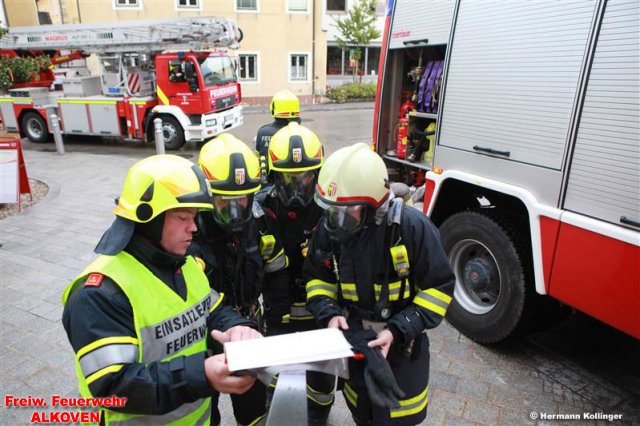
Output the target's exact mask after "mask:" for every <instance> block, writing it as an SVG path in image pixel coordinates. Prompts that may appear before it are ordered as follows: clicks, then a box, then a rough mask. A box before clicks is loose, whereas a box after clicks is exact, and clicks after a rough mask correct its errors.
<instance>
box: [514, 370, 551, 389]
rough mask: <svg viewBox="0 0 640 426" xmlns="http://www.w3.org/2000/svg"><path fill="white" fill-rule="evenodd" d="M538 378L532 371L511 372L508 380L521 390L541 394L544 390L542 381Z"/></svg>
mask: <svg viewBox="0 0 640 426" xmlns="http://www.w3.org/2000/svg"><path fill="white" fill-rule="evenodd" d="M538 376H539V374H538V373H537V372H536V371H533V370H531V371H526V370H520V371H513V372H512V373H511V376H510V378H509V383H511V384H513V386H515V387H516V388H518V389H521V390H525V391H531V392H536V391H538V392H542V391H543V390H544V380H543V379H541V378H540V377H538Z"/></svg>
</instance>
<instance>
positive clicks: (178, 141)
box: [162, 117, 185, 151]
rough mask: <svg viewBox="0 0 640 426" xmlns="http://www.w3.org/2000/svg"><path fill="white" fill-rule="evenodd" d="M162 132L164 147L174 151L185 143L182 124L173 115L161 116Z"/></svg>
mask: <svg viewBox="0 0 640 426" xmlns="http://www.w3.org/2000/svg"><path fill="white" fill-rule="evenodd" d="M162 133H163V134H164V147H165V149H167V150H170V151H175V150H177V149H180V148H182V146H183V145H184V144H185V140H184V131H183V130H182V126H181V125H180V123H178V120H176V119H175V118H173V117H162Z"/></svg>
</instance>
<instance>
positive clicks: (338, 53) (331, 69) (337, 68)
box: [327, 46, 344, 75]
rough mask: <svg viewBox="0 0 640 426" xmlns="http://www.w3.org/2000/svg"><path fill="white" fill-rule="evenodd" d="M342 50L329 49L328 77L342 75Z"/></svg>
mask: <svg viewBox="0 0 640 426" xmlns="http://www.w3.org/2000/svg"><path fill="white" fill-rule="evenodd" d="M342 55H343V52H342V49H341V48H339V47H337V46H328V47H327V75H341V74H343V72H344V71H343V69H342V61H343V58H342Z"/></svg>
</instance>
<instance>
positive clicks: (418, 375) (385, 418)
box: [342, 333, 429, 426]
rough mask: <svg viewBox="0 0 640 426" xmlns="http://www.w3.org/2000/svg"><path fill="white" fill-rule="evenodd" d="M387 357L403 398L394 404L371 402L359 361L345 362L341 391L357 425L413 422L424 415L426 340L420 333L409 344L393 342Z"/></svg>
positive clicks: (420, 419)
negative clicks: (346, 371)
mask: <svg viewBox="0 0 640 426" xmlns="http://www.w3.org/2000/svg"><path fill="white" fill-rule="evenodd" d="M387 360H388V361H389V365H390V367H391V370H392V371H393V375H394V377H395V379H396V382H397V383H398V386H400V388H401V389H402V390H403V391H404V394H405V396H404V398H403V399H402V400H401V401H400V407H398V408H391V409H386V408H381V407H378V406H375V405H373V404H372V403H371V399H370V398H369V394H368V393H367V392H368V391H367V388H366V387H365V385H364V378H363V371H364V369H363V368H364V365H363V364H362V362H357V361H350V362H349V375H350V379H349V380H347V382H346V383H345V385H344V388H343V389H342V394H343V396H344V398H345V400H346V402H347V407H349V410H350V411H351V415H352V416H353V419H354V421H355V422H356V424H358V425H376V426H378V425H385V426H386V425H416V424H419V423H420V422H422V421H424V419H425V418H426V415H427V402H428V389H429V387H428V384H429V340H428V338H427V335H426V333H421V334H420V335H419V336H418V337H416V339H415V340H414V341H413V344H412V345H398V344H393V345H392V346H391V348H390V349H389V354H388V355H387Z"/></svg>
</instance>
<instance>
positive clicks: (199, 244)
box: [190, 133, 266, 425]
mask: <svg viewBox="0 0 640 426" xmlns="http://www.w3.org/2000/svg"><path fill="white" fill-rule="evenodd" d="M198 166H199V167H200V169H201V170H202V171H203V172H204V174H205V176H206V178H207V180H208V182H209V185H210V187H211V190H212V192H213V212H211V213H209V212H207V213H203V214H201V215H200V218H199V220H200V223H199V230H200V234H199V235H198V236H197V237H196V239H195V241H194V244H193V245H192V247H191V248H190V252H192V253H194V254H196V255H198V256H199V257H201V258H202V259H204V263H205V273H206V275H207V277H208V278H209V284H210V285H211V287H212V288H213V289H214V290H216V291H218V292H220V293H223V294H224V295H225V301H226V303H227V304H228V305H229V306H231V307H232V308H233V309H234V310H235V311H236V312H237V313H238V314H240V315H242V316H243V317H244V318H247V319H248V320H250V321H252V322H253V323H254V324H255V326H256V327H258V328H259V329H262V309H261V305H260V301H259V300H258V298H259V297H260V292H261V290H262V283H263V279H264V272H263V269H264V266H263V261H262V258H261V257H260V255H259V252H258V232H257V228H256V226H255V223H254V221H253V220H252V218H253V216H252V210H251V209H252V204H253V197H254V195H255V193H256V192H257V191H258V190H259V189H260V165H259V163H258V158H257V157H256V154H255V153H254V152H253V150H251V148H249V147H248V146H247V145H246V144H245V143H244V142H242V141H240V140H239V139H237V138H236V137H234V136H233V135H231V134H229V133H224V134H222V135H220V136H218V137H216V138H214V139H212V140H211V141H209V142H207V143H206V144H205V145H204V146H203V147H202V149H201V151H200V155H199V158H198ZM214 352H222V347H221V346H219V347H217V348H214ZM231 402H232V405H233V412H234V415H235V418H236V421H237V422H238V424H240V425H255V424H257V423H258V422H260V421H261V420H262V419H263V418H264V417H265V415H266V405H265V402H266V389H265V386H264V385H263V384H262V383H260V382H256V383H255V384H254V386H253V387H252V388H251V389H250V390H249V391H248V392H246V393H245V394H243V395H232V396H231ZM219 421H220V414H219V412H218V410H215V411H214V417H213V418H212V423H215V422H219Z"/></svg>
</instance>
